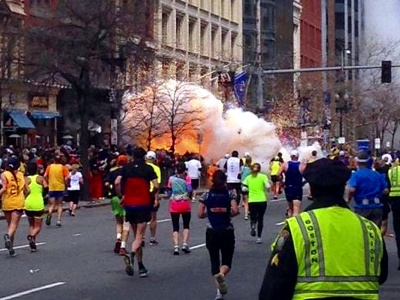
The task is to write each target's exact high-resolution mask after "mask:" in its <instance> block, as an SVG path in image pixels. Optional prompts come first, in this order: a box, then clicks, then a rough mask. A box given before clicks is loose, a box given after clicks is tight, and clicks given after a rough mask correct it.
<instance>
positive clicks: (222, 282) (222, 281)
mask: <svg viewBox="0 0 400 300" xmlns="http://www.w3.org/2000/svg"><path fill="white" fill-rule="evenodd" d="M214 277H215V280H216V281H217V283H218V290H219V291H220V292H221V294H222V295H225V294H227V293H228V287H227V286H226V282H225V276H224V275H222V274H221V273H219V274H217V275H215V276H214Z"/></svg>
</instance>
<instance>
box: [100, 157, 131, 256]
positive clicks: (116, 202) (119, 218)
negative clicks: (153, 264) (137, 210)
mask: <svg viewBox="0 0 400 300" xmlns="http://www.w3.org/2000/svg"><path fill="white" fill-rule="evenodd" d="M127 163H128V157H127V156H125V155H119V156H118V158H117V165H116V166H114V167H112V168H111V169H110V171H109V172H108V174H107V176H106V178H105V186H106V188H108V191H109V193H108V196H109V197H110V198H111V210H112V213H113V215H114V216H115V222H116V227H115V229H116V232H117V237H116V241H115V244H114V253H116V254H120V255H125V254H127V252H126V249H125V247H126V241H127V240H128V235H129V223H128V224H125V225H128V226H124V218H125V210H124V208H123V207H122V205H121V199H120V198H119V197H118V196H117V193H116V191H115V185H114V182H115V180H116V179H117V177H118V176H119V175H120V174H121V171H122V167H123V166H125V165H126V164H127ZM124 229H126V230H124ZM122 249H123V250H122Z"/></svg>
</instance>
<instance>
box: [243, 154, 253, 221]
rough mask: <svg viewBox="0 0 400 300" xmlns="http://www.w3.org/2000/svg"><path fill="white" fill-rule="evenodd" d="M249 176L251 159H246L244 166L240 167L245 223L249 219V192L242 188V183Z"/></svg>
mask: <svg viewBox="0 0 400 300" xmlns="http://www.w3.org/2000/svg"><path fill="white" fill-rule="evenodd" d="M250 174H251V157H247V158H246V160H245V162H244V166H243V167H242V172H241V174H240V177H241V179H242V195H243V203H242V205H243V207H244V219H245V220H246V221H247V220H248V219H249V201H248V200H249V199H248V198H249V191H248V189H246V188H243V181H244V180H245V179H246V177H247V176H249V175H250Z"/></svg>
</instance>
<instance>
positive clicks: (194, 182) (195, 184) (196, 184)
mask: <svg viewBox="0 0 400 300" xmlns="http://www.w3.org/2000/svg"><path fill="white" fill-rule="evenodd" d="M199 183H200V180H199V179H192V189H193V190H197V189H198V188H199Z"/></svg>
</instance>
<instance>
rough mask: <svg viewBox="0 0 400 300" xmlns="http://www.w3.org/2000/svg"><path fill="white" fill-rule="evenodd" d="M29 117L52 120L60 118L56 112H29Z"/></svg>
mask: <svg viewBox="0 0 400 300" xmlns="http://www.w3.org/2000/svg"><path fill="white" fill-rule="evenodd" d="M31 116H32V118H34V119H54V118H59V117H61V115H60V113H59V112H57V111H31Z"/></svg>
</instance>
